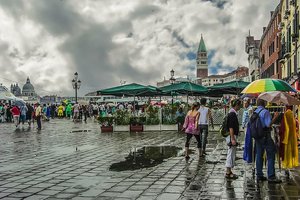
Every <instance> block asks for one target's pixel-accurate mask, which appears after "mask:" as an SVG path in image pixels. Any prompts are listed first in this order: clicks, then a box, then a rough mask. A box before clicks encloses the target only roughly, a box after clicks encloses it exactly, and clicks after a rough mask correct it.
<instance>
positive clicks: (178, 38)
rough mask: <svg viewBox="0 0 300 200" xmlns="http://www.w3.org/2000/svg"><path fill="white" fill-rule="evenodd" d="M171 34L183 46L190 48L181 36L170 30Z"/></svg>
mask: <svg viewBox="0 0 300 200" xmlns="http://www.w3.org/2000/svg"><path fill="white" fill-rule="evenodd" d="M172 36H173V37H174V38H175V39H176V40H177V41H178V42H179V43H180V44H181V45H182V46H183V47H185V48H190V46H189V45H188V44H187V43H186V42H185V41H184V39H183V37H181V36H180V35H178V33H177V32H176V31H172Z"/></svg>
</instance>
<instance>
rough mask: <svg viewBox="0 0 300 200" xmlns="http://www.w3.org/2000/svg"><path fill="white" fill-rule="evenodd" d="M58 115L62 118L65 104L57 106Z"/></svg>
mask: <svg viewBox="0 0 300 200" xmlns="http://www.w3.org/2000/svg"><path fill="white" fill-rule="evenodd" d="M57 116H58V117H59V118H62V117H63V116H64V106H63V105H60V106H58V108H57Z"/></svg>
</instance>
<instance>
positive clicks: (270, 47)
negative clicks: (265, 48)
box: [269, 42, 274, 57]
mask: <svg viewBox="0 0 300 200" xmlns="http://www.w3.org/2000/svg"><path fill="white" fill-rule="evenodd" d="M273 53H274V42H272V44H271V45H270V46H269V57H270V56H271V55H272V54H273Z"/></svg>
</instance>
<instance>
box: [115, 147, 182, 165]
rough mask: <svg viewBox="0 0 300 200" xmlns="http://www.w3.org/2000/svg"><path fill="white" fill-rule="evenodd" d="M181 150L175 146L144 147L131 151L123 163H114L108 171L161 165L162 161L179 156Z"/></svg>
mask: <svg viewBox="0 0 300 200" xmlns="http://www.w3.org/2000/svg"><path fill="white" fill-rule="evenodd" d="M180 151H182V148H178V147H176V146H146V147H143V148H141V149H135V150H134V151H131V152H130V153H129V155H128V156H127V157H125V161H121V162H118V163H114V164H112V165H111V166H110V167H109V170H110V171H128V170H137V169H143V168H148V167H154V166H157V165H159V164H161V163H162V162H163V161H164V159H167V158H171V157H175V156H179V154H180Z"/></svg>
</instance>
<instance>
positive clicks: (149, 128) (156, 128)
mask: <svg viewBox="0 0 300 200" xmlns="http://www.w3.org/2000/svg"><path fill="white" fill-rule="evenodd" d="M144 131H160V125H159V124H158V125H144Z"/></svg>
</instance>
